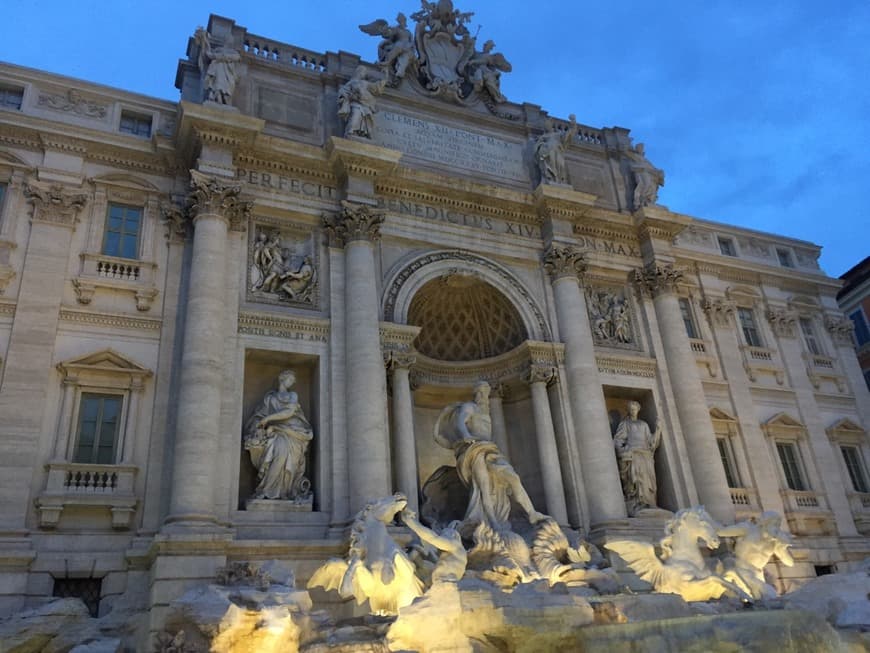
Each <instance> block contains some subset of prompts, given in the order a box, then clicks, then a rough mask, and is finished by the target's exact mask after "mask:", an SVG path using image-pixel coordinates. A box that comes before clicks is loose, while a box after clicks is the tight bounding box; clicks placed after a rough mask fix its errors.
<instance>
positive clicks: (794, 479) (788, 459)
mask: <svg viewBox="0 0 870 653" xmlns="http://www.w3.org/2000/svg"><path fill="white" fill-rule="evenodd" d="M776 452H777V453H778V454H779V462H780V463H782V471H783V472H784V473H785V484H786V485H787V486H788V489H789V490H796V491H798V492H805V491H806V490H808V489H809V488H808V487H807V484H806V481H804V475H803V471H802V470H801V464H800V457H799V455H798V450H797V447H796V446H795V445H794V443H791V442H777V443H776Z"/></svg>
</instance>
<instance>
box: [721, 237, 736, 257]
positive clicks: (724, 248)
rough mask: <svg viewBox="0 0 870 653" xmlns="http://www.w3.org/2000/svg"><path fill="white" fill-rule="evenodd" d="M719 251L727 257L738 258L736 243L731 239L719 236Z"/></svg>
mask: <svg viewBox="0 0 870 653" xmlns="http://www.w3.org/2000/svg"><path fill="white" fill-rule="evenodd" d="M718 240H719V251H720V252H722V254H724V255H725V256H737V250H735V249H734V241H733V240H731V239H730V238H723V237H722V236H719V239H718Z"/></svg>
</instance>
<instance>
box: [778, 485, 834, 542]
mask: <svg viewBox="0 0 870 653" xmlns="http://www.w3.org/2000/svg"><path fill="white" fill-rule="evenodd" d="M780 495H781V496H782V502H783V507H784V508H785V516H786V519H787V520H788V525H789V529H790V530H791V531H792V532H793V533H795V534H798V535H830V534H832V533H834V532H836V527H835V525H834V516H833V513H831V509H830V507H829V506H828V500H827V498H826V497H825V496H824V495H823V494H819V493H818V492H813V491H812V490H804V491H799V490H781V491H780Z"/></svg>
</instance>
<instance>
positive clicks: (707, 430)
mask: <svg viewBox="0 0 870 653" xmlns="http://www.w3.org/2000/svg"><path fill="white" fill-rule="evenodd" d="M682 276H683V273H682V271H680V270H678V269H675V268H674V267H673V266H670V265H667V266H665V265H659V264H657V263H652V264H650V265H648V266H646V267H645V268H644V269H643V270H637V271H635V282H636V283H637V284H638V286H639V288H640V290H641V291H642V292H643V293H648V294H650V295H652V297H653V305H654V306H655V313H656V320H657V321H658V325H659V334H660V335H661V338H662V344H663V345H664V349H665V351H664V356H665V361H666V363H667V367H668V376H669V377H670V380H671V386H672V387H673V389H674V401H675V403H676V405H677V414H678V415H679V417H680V426H681V427H682V431H683V434H684V437H685V440H686V449H687V450H688V453H689V464H690V467H691V469H692V474H693V476H694V479H695V486H696V487H697V489H698V498H699V499H700V500H701V503H703V504H704V506H705V507H706V508H707V511H708V512H709V513H710V514H711V515H712V516H713V517H715V518H716V519H718V520H719V521H722V522H725V523H730V522H733V521H734V506H733V505H732V503H731V493H730V492H729V490H728V482H727V481H726V479H725V470H724V468H723V467H722V460H721V458H720V457H719V450H718V448H717V446H716V436H715V434H714V433H713V423H712V422H711V421H710V413H709V408H708V407H707V400H706V398H705V397H704V388H703V387H702V385H701V378H700V377H699V376H698V366H697V363H696V362H695V355H694V354H693V353H692V349H691V346H690V344H689V337H688V335H687V334H686V326H685V324H684V323H683V318H682V315H681V313H680V305H679V302H678V300H677V296H676V292H675V290H676V286H677V284H678V283H679V282H680V280H681V279H682ZM659 418H661V416H659Z"/></svg>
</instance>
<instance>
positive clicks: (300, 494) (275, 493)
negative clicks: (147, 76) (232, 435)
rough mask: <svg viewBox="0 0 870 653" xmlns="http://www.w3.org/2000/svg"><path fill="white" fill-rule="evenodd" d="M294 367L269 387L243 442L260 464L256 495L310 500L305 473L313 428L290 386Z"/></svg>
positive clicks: (249, 424)
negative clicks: (271, 387) (276, 387)
mask: <svg viewBox="0 0 870 653" xmlns="http://www.w3.org/2000/svg"><path fill="white" fill-rule="evenodd" d="M295 382H296V374H295V373H294V372H293V370H284V371H283V372H281V374H279V375H278V389H277V390H270V391H269V392H267V393H266V395H265V396H264V397H263V401H262V402H261V404H260V406H259V407H258V408H257V410H256V411H255V412H254V414H253V415H252V416H251V417H250V419H248V421H247V423H246V424H245V435H244V445H245V449H247V451H248V452H249V453H250V455H251V462H252V463H253V464H254V467H256V468H257V481H258V483H257V487H256V489H255V490H254V496H253V498H254V499H283V500H291V501H295V502H297V503H305V502H308V501H310V500H311V482H310V481H309V480H308V479H307V478H306V477H305V465H306V454H307V452H308V445H309V443H310V442H311V440H312V438H313V437H314V430H313V429H312V428H311V424H310V423H309V422H308V420H307V419H306V418H305V414H304V413H303V411H302V406H301V405H300V404H299V396H298V395H297V394H296V393H295V392H293V391H292V390H291V388H292V387H293V384H294V383H295Z"/></svg>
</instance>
